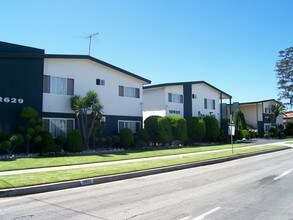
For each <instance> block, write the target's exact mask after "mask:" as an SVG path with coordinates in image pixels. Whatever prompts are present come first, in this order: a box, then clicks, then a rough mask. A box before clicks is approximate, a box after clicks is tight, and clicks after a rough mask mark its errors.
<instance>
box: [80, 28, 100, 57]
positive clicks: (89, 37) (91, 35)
mask: <svg viewBox="0 0 293 220" xmlns="http://www.w3.org/2000/svg"><path fill="white" fill-rule="evenodd" d="M98 34H99V33H98V32H97V33H94V34H90V35H89V36H87V37H86V38H84V39H90V42H89V56H90V54H91V45H92V38H93V37H94V36H96V35H98Z"/></svg>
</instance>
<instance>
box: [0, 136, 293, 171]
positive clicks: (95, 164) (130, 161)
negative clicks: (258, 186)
mask: <svg viewBox="0 0 293 220" xmlns="http://www.w3.org/2000/svg"><path fill="white" fill-rule="evenodd" d="M287 142H290V141H285V142H277V143H269V144H261V145H252V146H247V147H240V148H234V151H237V150H240V149H249V148H255V147H261V146H269V145H281V146H286V147H293V144H289V143H287ZM291 142H292V141H291ZM227 151H231V149H221V150H212V151H204V152H196V153H186V154H176V155H168V156H157V157H148V158H139V159H128V160H119V161H110V162H99V163H89V164H77V165H66V166H58V167H45V168H34V169H24V170H12V171H3V172H0V176H7V175H16V174H26V173H38V172H47V171H57V170H71V169H78V168H87V167H99V166H108V165H117V164H126V163H134V162H143V161H153V160H161V159H171V158H182V157H188V156H195V155H202V154H209V153H214V152H227Z"/></svg>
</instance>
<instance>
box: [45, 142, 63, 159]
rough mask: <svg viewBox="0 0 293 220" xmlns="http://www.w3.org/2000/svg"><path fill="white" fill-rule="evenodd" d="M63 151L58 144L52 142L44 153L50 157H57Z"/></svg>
mask: <svg viewBox="0 0 293 220" xmlns="http://www.w3.org/2000/svg"><path fill="white" fill-rule="evenodd" d="M61 152H62V149H61V147H60V146H58V145H56V144H50V145H48V146H47V147H46V150H45V152H44V155H45V156H50V157H56V156H60V154H61Z"/></svg>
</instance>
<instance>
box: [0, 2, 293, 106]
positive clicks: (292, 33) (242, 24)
mask: <svg viewBox="0 0 293 220" xmlns="http://www.w3.org/2000/svg"><path fill="white" fill-rule="evenodd" d="M0 24H1V25H0V41H5V42H10V43H16V44H21V45H26V46H31V47H37V48H41V49H45V51H46V53H49V54H88V45H89V41H88V40H86V39H84V38H85V37H86V36H88V35H89V34H93V33H96V32H98V33H99V34H98V35H97V37H95V38H93V41H92V47H91V56H93V57H96V58H98V59H101V60H103V61H106V62H108V63H110V64H113V65H115V66H118V67H120V68H123V69H125V70H128V71H130V72H133V73H135V74H137V75H140V76H142V77H144V78H147V79H150V80H151V81H152V84H158V83H169V82H182V81H183V82H184V81H200V80H204V81H206V82H208V83H210V84H212V85H213V86H215V87H217V88H219V89H221V90H223V91H224V92H226V93H228V94H230V95H232V96H233V101H238V102H251V101H258V100H263V99H271V98H275V99H277V93H278V91H277V79H276V77H275V72H274V70H275V63H276V61H277V60H278V59H279V58H278V51H280V50H283V49H285V48H288V47H290V46H293V0H79V1H78V0H23V1H22V0H0Z"/></svg>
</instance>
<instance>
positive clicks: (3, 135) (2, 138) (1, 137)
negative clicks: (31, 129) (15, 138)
mask: <svg viewBox="0 0 293 220" xmlns="http://www.w3.org/2000/svg"><path fill="white" fill-rule="evenodd" d="M8 139H9V135H8V134H7V133H6V132H5V131H2V130H0V142H2V141H5V140H8Z"/></svg>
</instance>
